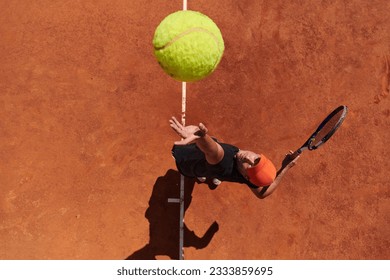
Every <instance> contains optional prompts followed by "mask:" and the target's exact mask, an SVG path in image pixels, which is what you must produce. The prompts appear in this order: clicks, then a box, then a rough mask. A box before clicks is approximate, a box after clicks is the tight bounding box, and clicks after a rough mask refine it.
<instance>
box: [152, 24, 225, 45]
mask: <svg viewBox="0 0 390 280" xmlns="http://www.w3.org/2000/svg"><path fill="white" fill-rule="evenodd" d="M192 32H204V33H207V34H209V35H211V37H212V38H213V39H214V41H215V43H216V44H217V48H218V50H219V51H221V48H220V43H219V40H218V37H217V36H216V35H215V34H214V33H213V32H211V31H210V30H208V29H206V28H202V27H193V28H190V29H188V30H186V31H184V32H182V33H180V34H178V35H176V36H175V37H174V38H173V39H172V40H171V41H169V42H168V43H166V44H165V45H164V46H162V47H158V48H156V47H154V49H155V50H156V51H161V50H164V49H166V48H168V47H169V46H171V45H172V44H173V43H175V42H177V41H178V40H179V39H181V38H183V37H184V36H186V35H188V34H191V33H192Z"/></svg>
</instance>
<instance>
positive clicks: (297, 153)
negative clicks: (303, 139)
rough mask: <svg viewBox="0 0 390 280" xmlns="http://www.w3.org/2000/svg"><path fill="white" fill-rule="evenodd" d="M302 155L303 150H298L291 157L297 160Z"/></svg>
mask: <svg viewBox="0 0 390 280" xmlns="http://www.w3.org/2000/svg"><path fill="white" fill-rule="evenodd" d="M301 154H302V150H301V149H298V150H296V151H295V152H294V153H293V154H292V155H291V160H294V159H296V158H297V157H298V156H300V155H301Z"/></svg>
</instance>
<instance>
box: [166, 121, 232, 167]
mask: <svg viewBox="0 0 390 280" xmlns="http://www.w3.org/2000/svg"><path fill="white" fill-rule="evenodd" d="M169 123H170V126H171V127H172V129H173V130H174V131H175V132H176V133H177V134H178V135H180V136H181V137H182V140H181V141H176V142H175V145H187V144H190V143H195V144H196V145H197V146H198V148H199V149H200V150H201V151H202V152H203V153H204V155H205V157H206V161H207V162H208V163H209V164H218V163H219V162H221V160H222V159H223V157H224V154H225V153H224V150H223V148H222V146H221V145H220V144H219V143H218V142H216V141H214V140H213V139H212V138H211V137H210V136H209V135H208V134H207V132H208V129H207V128H206V126H205V125H204V124H202V123H200V124H199V125H198V126H195V125H189V126H183V125H182V124H181V123H180V122H179V121H178V120H177V119H176V118H175V117H172V118H171V119H170V120H169Z"/></svg>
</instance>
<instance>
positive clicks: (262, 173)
mask: <svg viewBox="0 0 390 280" xmlns="http://www.w3.org/2000/svg"><path fill="white" fill-rule="evenodd" d="M169 123H170V126H171V127H172V129H173V130H174V131H175V132H176V133H177V134H178V135H179V136H180V137H181V138H182V140H181V141H177V142H175V143H174V144H175V145H174V146H173V148H172V155H173V157H174V158H175V161H176V165H177V168H178V170H179V172H180V173H181V174H183V175H184V176H186V177H192V178H194V177H197V178H198V180H200V181H201V182H204V181H206V178H209V179H212V181H213V184H214V185H215V186H218V185H219V184H220V183H221V181H228V182H236V183H241V184H246V185H248V186H249V188H250V189H251V190H252V192H253V193H254V194H255V195H256V196H257V197H258V198H261V199H262V198H265V197H267V196H269V195H270V194H272V193H273V192H274V191H275V189H276V188H277V187H278V186H279V184H280V181H281V179H282V178H283V177H284V175H285V174H286V172H287V171H288V170H289V169H290V168H291V167H293V166H294V165H295V164H296V161H297V160H298V158H299V156H298V157H295V158H293V156H292V154H293V152H292V151H290V152H289V153H288V154H287V155H286V157H285V159H284V160H283V162H282V167H281V168H280V170H279V171H278V172H277V171H276V168H275V166H274V165H273V163H272V162H271V161H270V160H269V159H268V158H267V157H266V156H264V155H263V154H257V153H255V152H251V151H245V150H240V149H239V148H237V147H235V146H233V145H229V144H225V143H219V142H218V141H217V139H215V138H211V137H210V136H209V135H208V129H207V128H206V127H205V126H204V124H202V123H200V124H199V125H198V126H195V125H189V126H183V125H182V124H181V123H180V122H179V121H178V120H177V119H176V118H175V117H172V118H171V119H170V120H169Z"/></svg>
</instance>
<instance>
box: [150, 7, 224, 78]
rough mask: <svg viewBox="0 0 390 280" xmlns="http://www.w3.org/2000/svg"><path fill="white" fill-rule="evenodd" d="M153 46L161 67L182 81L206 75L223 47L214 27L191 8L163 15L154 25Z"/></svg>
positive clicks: (207, 18) (221, 39) (219, 33)
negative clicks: (155, 26)
mask: <svg viewBox="0 0 390 280" xmlns="http://www.w3.org/2000/svg"><path fill="white" fill-rule="evenodd" d="M153 46H154V54H155V56H156V58H157V60H158V62H159V64H160V65H161V67H162V68H163V70H164V71H165V72H166V73H167V74H169V75H170V76H171V77H173V78H174V79H176V80H179V81H184V82H194V81H198V80H201V79H203V78H205V77H207V76H208V75H210V74H211V73H212V72H213V71H214V70H215V68H216V67H217V66H218V64H219V62H220V61H221V58H222V55H223V51H224V49H225V46H224V42H223V38H222V34H221V31H220V30H219V28H218V26H217V25H216V24H215V23H214V22H213V21H212V20H211V19H210V18H209V17H207V16H206V15H204V14H202V13H199V12H195V11H178V12H175V13H172V14H170V15H168V16H167V17H166V18H164V19H163V20H162V21H161V23H160V24H159V25H158V26H157V28H156V31H155V34H154V38H153Z"/></svg>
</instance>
